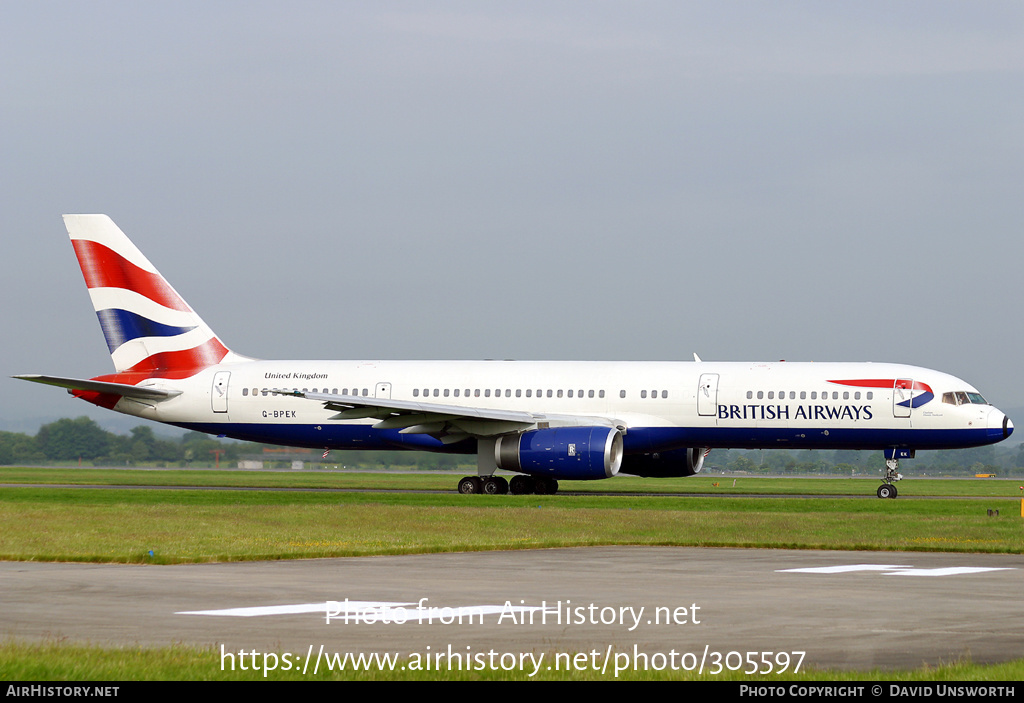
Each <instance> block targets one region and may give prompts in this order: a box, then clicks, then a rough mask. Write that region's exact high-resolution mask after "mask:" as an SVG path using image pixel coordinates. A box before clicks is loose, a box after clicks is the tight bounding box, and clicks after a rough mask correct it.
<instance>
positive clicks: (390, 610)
mask: <svg viewBox="0 0 1024 703" xmlns="http://www.w3.org/2000/svg"><path fill="white" fill-rule="evenodd" d="M419 606H420V604H419V603H416V602H410V603H400V602H387V601H356V600H343V601H324V602H323V603H298V604H295V605H261V606H253V607H248V608H222V609H219V610H183V611H180V612H177V613H175V615H213V616H220V617H236V618H253V617H261V616H264V615H296V614H304V613H318V614H321V615H323V616H325V617H327V616H328V615H330V617H331V618H333V619H340V620H344V619H345V618H346V616H348V618H349V619H351V620H353V621H355V622H365V623H372V622H384V621H387V622H390V623H396V624H402V623H406V622H420V621H423V620H426V621H427V622H434V621H450V620H453V619H455V620H458V619H460V618H464V619H469V618H472V617H474V616H476V617H480V616H481V615H491V614H494V613H516V614H519V613H523V612H529V611H533V610H540V608H539V607H533V606H513V605H507V604H506V605H463V606H455V607H445V608H438V607H434V606H429V607H419Z"/></svg>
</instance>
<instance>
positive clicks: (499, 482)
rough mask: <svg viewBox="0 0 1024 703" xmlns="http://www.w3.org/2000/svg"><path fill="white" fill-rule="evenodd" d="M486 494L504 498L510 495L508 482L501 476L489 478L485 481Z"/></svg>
mask: <svg viewBox="0 0 1024 703" xmlns="http://www.w3.org/2000/svg"><path fill="white" fill-rule="evenodd" d="M484 493H486V494H487V495H489V496H503V495H505V494H506V493H508V481H506V480H505V479H503V478H502V477H501V476H489V477H487V478H485V479H484Z"/></svg>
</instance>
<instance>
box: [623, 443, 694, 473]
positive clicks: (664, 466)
mask: <svg viewBox="0 0 1024 703" xmlns="http://www.w3.org/2000/svg"><path fill="white" fill-rule="evenodd" d="M706 451H707V450H705V449H701V448H700V447H689V448H686V449H672V450H670V451H667V452H654V453H651V454H632V455H630V456H627V457H626V458H625V459H623V461H622V468H621V471H622V473H624V474H632V475H633V476H643V477H645V478H673V477H679V476H693V475H695V474H698V473H700V470H701V469H702V468H704V454H705V452H706Z"/></svg>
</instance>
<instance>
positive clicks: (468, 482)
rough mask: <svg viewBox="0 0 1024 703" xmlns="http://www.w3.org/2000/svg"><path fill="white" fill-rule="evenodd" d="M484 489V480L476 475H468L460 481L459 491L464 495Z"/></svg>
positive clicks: (480, 491)
mask: <svg viewBox="0 0 1024 703" xmlns="http://www.w3.org/2000/svg"><path fill="white" fill-rule="evenodd" d="M483 491H484V486H483V481H481V480H480V479H479V478H477V477H476V476H466V477H465V478H464V479H462V480H461V481H459V493H462V494H463V495H471V494H473V493H483Z"/></svg>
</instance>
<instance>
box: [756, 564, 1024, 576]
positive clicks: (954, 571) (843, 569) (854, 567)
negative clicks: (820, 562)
mask: <svg viewBox="0 0 1024 703" xmlns="http://www.w3.org/2000/svg"><path fill="white" fill-rule="evenodd" d="M1013 570H1015V569H1014V567H1010V566H1002V567H985V566H947V567H938V568H934V569H919V568H917V567H914V566H908V565H903V564H846V565H843V566H817V567H813V568H806V569H776V570H775V571H776V572H777V573H783V574H785V573H791V574H846V573H851V572H854V571H878V572H881V574H882V575H883V576H958V575H961V574H980V573H983V572H986V571H1013Z"/></svg>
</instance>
